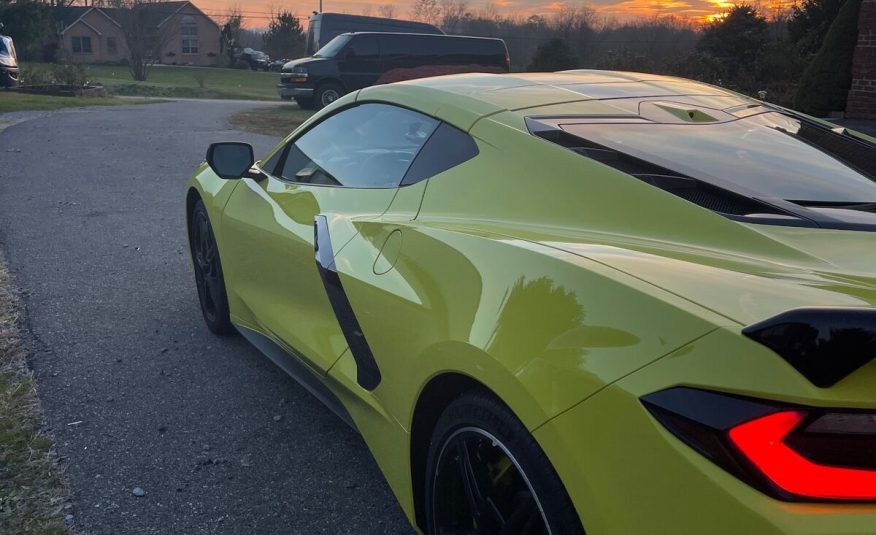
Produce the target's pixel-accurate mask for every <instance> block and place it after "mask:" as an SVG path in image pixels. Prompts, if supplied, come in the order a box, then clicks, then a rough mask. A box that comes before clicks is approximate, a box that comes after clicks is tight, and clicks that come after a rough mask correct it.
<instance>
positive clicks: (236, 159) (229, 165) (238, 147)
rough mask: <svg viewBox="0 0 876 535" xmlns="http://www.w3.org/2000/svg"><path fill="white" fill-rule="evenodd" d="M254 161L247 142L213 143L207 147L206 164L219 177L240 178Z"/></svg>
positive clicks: (227, 178) (250, 146)
mask: <svg viewBox="0 0 876 535" xmlns="http://www.w3.org/2000/svg"><path fill="white" fill-rule="evenodd" d="M254 163H255V156H254V155H253V151H252V145H250V144H249V143H236V142H231V143H213V144H211V145H210V148H208V149H207V165H209V166H210V169H212V170H213V172H214V173H216V174H217V175H219V177H220V178H224V179H226V180H233V179H236V178H241V177H242V176H244V175H245V174H246V172H247V171H249V168H250V167H252V166H253V164H254Z"/></svg>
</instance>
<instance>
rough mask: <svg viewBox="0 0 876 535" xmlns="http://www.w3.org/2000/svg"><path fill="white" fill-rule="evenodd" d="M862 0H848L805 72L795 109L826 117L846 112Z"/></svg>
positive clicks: (801, 79)
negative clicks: (838, 112)
mask: <svg viewBox="0 0 876 535" xmlns="http://www.w3.org/2000/svg"><path fill="white" fill-rule="evenodd" d="M860 11H861V0H846V2H845V4H843V6H842V7H841V8H840V11H839V14H838V15H837V17H836V19H834V21H833V23H832V24H831V25H830V29H829V30H828V31H827V35H825V37H824V42H823V43H822V44H821V48H820V49H819V50H818V53H817V54H816V55H815V57H814V58H813V59H812V63H810V64H809V67H807V68H806V70H805V71H804V72H803V77H802V78H800V85H799V86H798V87H797V94H796V95H795V97H794V107H796V108H797V109H799V110H801V111H804V112H806V113H809V114H811V115H815V116H819V117H824V116H826V115H827V114H829V113H830V112H832V111H839V110H844V109H845V108H846V98H848V94H849V89H850V88H851V86H852V58H853V56H854V53H855V45H856V44H857V41H858V14H859V13H860Z"/></svg>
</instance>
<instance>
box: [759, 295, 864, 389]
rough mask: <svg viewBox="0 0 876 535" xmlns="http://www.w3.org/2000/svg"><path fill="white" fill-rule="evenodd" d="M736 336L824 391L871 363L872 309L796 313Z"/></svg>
mask: <svg viewBox="0 0 876 535" xmlns="http://www.w3.org/2000/svg"><path fill="white" fill-rule="evenodd" d="M742 334H744V335H745V336H747V337H749V338H751V339H752V340H754V341H756V342H758V343H760V344H763V345H765V346H766V347H768V348H770V349H772V350H773V351H775V352H776V353H778V354H779V356H781V357H782V358H783V359H785V360H786V361H787V362H788V363H789V364H790V365H791V366H793V367H794V368H795V369H796V370H797V371H798V372H800V373H801V374H802V375H803V376H804V377H806V378H807V379H809V381H810V382H812V384H814V385H815V386H818V387H821V388H827V387H829V386H833V385H834V384H836V383H837V382H839V381H840V380H841V379H843V378H845V377H847V376H848V375H850V374H851V373H852V372H854V371H855V370H857V369H858V368H861V367H862V366H864V365H865V364H867V363H869V362H870V361H871V360H873V359H874V358H876V308H864V307H861V308H852V307H848V308H827V307H825V308H797V309H794V310H789V311H787V312H783V313H781V314H779V315H778V316H776V317H774V318H770V319H768V320H765V321H762V322H760V323H755V324H754V325H750V326H748V327H746V328H745V329H743V330H742Z"/></svg>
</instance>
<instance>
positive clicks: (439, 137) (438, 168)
mask: <svg viewBox="0 0 876 535" xmlns="http://www.w3.org/2000/svg"><path fill="white" fill-rule="evenodd" d="M478 152H479V151H478V146H477V143H475V140H474V139H472V137H471V136H469V135H468V134H466V133H465V132H463V131H462V130H460V129H458V128H456V127H453V126H450V125H449V124H447V123H441V126H439V127H438V129H437V130H435V133H434V134H432V137H430V138H429V141H428V142H427V143H426V145H425V146H424V147H423V148H422V150H420V152H419V154H417V157H416V159H415V160H414V163H413V164H411V167H410V168H409V169H408V172H407V173H406V174H405V177H404V179H402V185H403V186H407V185H409V184H416V183H417V182H419V181H421V180H426V179H427V178H431V177H433V176H435V175H437V174H438V173H443V172H444V171H447V170H448V169H451V168H453V167H456V166H457V165H459V164H461V163H463V162H467V161H468V160H471V159H472V158H474V157H475V156H477V155H478Z"/></svg>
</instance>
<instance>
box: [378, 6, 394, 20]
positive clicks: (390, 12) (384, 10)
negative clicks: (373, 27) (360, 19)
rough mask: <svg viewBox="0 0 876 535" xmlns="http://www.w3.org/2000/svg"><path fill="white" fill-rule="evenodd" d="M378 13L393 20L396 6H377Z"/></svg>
mask: <svg viewBox="0 0 876 535" xmlns="http://www.w3.org/2000/svg"><path fill="white" fill-rule="evenodd" d="M377 13H379V14H380V16H381V17H385V18H387V19H393V18H395V6H394V5H392V4H383V5H381V6H377Z"/></svg>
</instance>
